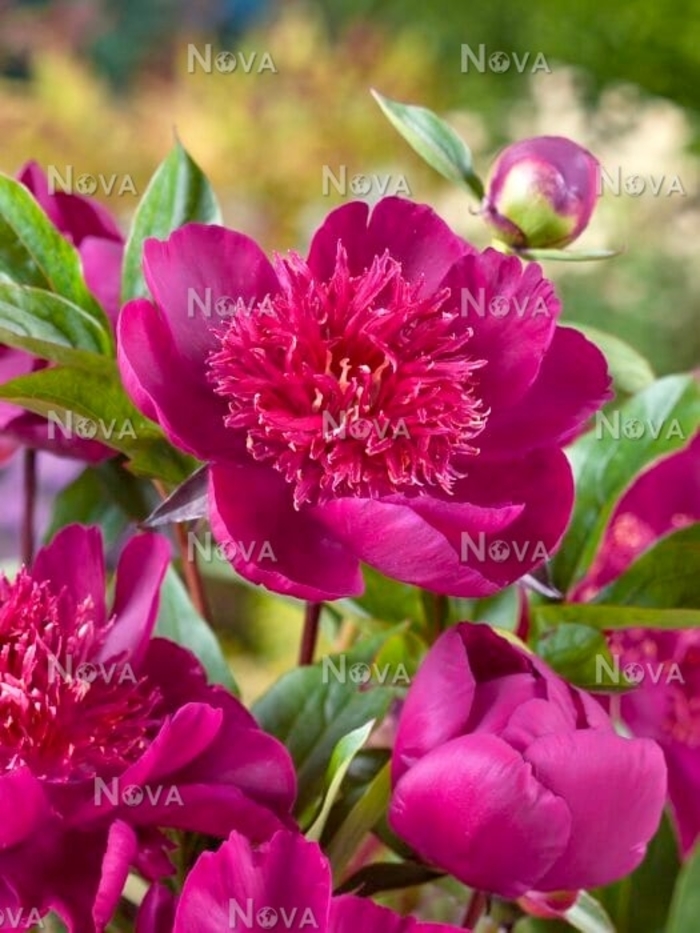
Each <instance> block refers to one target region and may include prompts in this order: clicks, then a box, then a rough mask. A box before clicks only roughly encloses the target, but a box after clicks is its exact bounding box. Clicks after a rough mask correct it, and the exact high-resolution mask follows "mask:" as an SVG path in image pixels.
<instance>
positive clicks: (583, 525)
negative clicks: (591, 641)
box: [552, 376, 700, 593]
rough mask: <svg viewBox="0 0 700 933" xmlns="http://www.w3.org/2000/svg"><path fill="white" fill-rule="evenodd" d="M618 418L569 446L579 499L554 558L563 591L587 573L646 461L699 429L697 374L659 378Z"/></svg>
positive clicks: (557, 580) (556, 577) (674, 447)
mask: <svg viewBox="0 0 700 933" xmlns="http://www.w3.org/2000/svg"><path fill="white" fill-rule="evenodd" d="M613 419H614V420H613V421H612V422H611V425H612V426H611V427H609V426H608V425H607V424H606V422H605V421H604V419H603V417H601V420H600V421H599V424H598V425H597V427H596V429H594V430H593V431H590V432H589V433H588V434H585V435H584V436H583V437H581V438H579V440H577V441H576V443H574V444H573V445H572V446H571V447H570V448H569V450H568V453H569V459H570V460H571V465H572V468H573V473H574V478H575V482H576V501H575V503H574V512H573V517H572V520H571V523H570V525H569V529H568V531H567V533H566V536H565V538H564V541H563V543H562V545H561V547H560V549H559V551H558V552H557V554H556V555H555V557H554V560H553V562H552V570H553V574H554V583H555V586H556V587H557V588H558V589H559V590H560V591H561V592H563V593H565V592H567V591H568V589H569V588H570V586H572V585H573V584H574V583H576V582H577V581H578V580H580V579H581V578H582V577H583V576H584V574H585V573H586V570H587V569H588V567H589V566H590V564H591V562H592V560H593V557H594V556H595V554H596V551H597V550H598V547H599V545H600V540H601V538H602V535H603V532H604V531H605V528H606V526H607V524H608V522H609V521H610V518H611V516H612V513H613V510H614V508H615V506H616V504H617V502H618V500H619V499H620V497H621V495H622V493H623V492H624V491H625V489H626V488H627V486H628V485H629V484H630V483H631V481H632V479H633V478H634V477H635V476H636V475H637V474H638V473H639V472H640V470H642V469H643V468H644V467H645V466H647V465H649V464H650V463H652V462H654V461H655V460H657V459H659V458H660V457H662V456H664V455H666V454H670V453H672V452H673V451H674V450H678V449H679V448H680V447H682V446H684V445H685V444H686V443H687V440H688V438H690V437H692V436H693V434H694V433H695V431H696V429H697V426H698V423H700V386H699V385H698V383H697V380H696V379H694V378H693V377H692V376H667V377H665V378H664V379H659V380H658V381H657V382H655V383H654V384H653V385H651V386H649V388H648V389H645V390H644V392H640V393H639V395H636V396H635V397H634V398H632V399H630V400H629V401H628V402H627V403H626V404H625V405H623V406H622V408H620V409H618V410H617V411H616V412H614V413H613ZM631 429H634V430H631ZM640 430H641V433H639V432H640ZM625 432H627V433H625ZM655 434H656V437H655V436H654V435H655Z"/></svg>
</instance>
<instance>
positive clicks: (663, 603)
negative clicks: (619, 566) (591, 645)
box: [595, 524, 700, 623]
mask: <svg viewBox="0 0 700 933" xmlns="http://www.w3.org/2000/svg"><path fill="white" fill-rule="evenodd" d="M595 602H601V603H606V604H620V605H622V606H643V607H645V608H658V609H697V607H700V524H696V525H690V526H689V527H687V528H683V529H682V530H681V531H676V532H674V533H673V534H671V535H668V536H667V537H665V538H662V539H661V540H660V541H659V542H658V543H657V544H655V545H654V547H652V548H651V549H650V550H648V551H646V552H645V553H644V554H642V555H641V557H639V558H637V560H636V561H634V563H633V564H632V565H631V566H630V567H629V568H628V569H627V570H626V571H625V572H624V573H623V574H622V575H621V576H620V577H618V578H617V579H616V580H614V581H613V582H612V583H611V584H610V585H609V586H607V587H605V589H603V590H601V591H600V593H598V595H597V596H596V598H595ZM697 611H698V614H699V615H700V609H698V610H697ZM698 622H699V623H700V618H698Z"/></svg>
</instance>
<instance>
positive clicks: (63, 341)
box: [0, 282, 111, 368]
mask: <svg viewBox="0 0 700 933" xmlns="http://www.w3.org/2000/svg"><path fill="white" fill-rule="evenodd" d="M0 341H2V343H4V344H7V345H8V346H10V347H18V348H19V349H21V350H27V351H28V352H29V353H33V354H34V355H36V356H40V357H41V358H42V359H46V360H53V361H55V362H57V363H74V364H78V365H85V366H87V367H92V368H97V367H98V366H100V365H101V364H102V359H101V357H100V356H99V355H98V354H109V353H110V352H111V349H110V348H111V337H110V334H109V332H108V331H106V330H104V328H102V327H101V326H100V324H99V322H98V321H96V320H95V318H94V317H92V316H91V315H90V314H88V313H87V311H84V310H83V309H82V308H80V307H79V306H78V305H76V304H73V302H71V301H68V300H67V299H66V298H62V297H61V296H60V295H55V294H54V293H53V292H48V291H45V290H43V289H40V288H32V287H29V286H26V285H24V286H23V285H16V284H15V283H12V282H0Z"/></svg>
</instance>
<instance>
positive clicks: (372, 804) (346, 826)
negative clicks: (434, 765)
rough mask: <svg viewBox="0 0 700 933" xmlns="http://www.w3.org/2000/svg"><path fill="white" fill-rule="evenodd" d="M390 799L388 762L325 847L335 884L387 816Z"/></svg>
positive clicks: (389, 764) (389, 768) (389, 767)
mask: <svg viewBox="0 0 700 933" xmlns="http://www.w3.org/2000/svg"><path fill="white" fill-rule="evenodd" d="M390 797H391V762H388V763H387V764H386V765H384V767H383V768H382V770H381V771H380V772H379V774H377V776H376V777H375V778H374V780H373V781H372V782H371V783H370V785H369V786H368V787H367V790H366V791H365V793H364V794H363V796H362V797H361V798H360V799H359V800H358V802H357V803H356V804H355V806H354V807H353V808H352V810H351V811H350V814H349V815H348V817H347V819H346V820H345V821H344V823H343V824H342V825H341V827H340V829H339V830H338V832H337V833H336V834H335V836H334V837H333V839H332V840H331V842H330V845H329V846H328V858H329V860H330V863H331V865H332V867H333V883H334V885H337V884H338V883H339V882H340V880H341V878H342V875H343V871H344V869H345V866H346V865H347V864H348V862H349V861H350V859H351V858H352V856H353V855H354V854H355V853H356V852H357V849H358V847H359V845H360V843H361V842H362V840H363V839H364V837H365V836H366V835H367V833H368V832H370V831H371V830H372V828H373V827H374V826H375V825H376V824H377V822H378V821H379V820H380V819H381V818H382V817H383V816H384V814H385V813H386V811H387V808H388V806H389V798H390Z"/></svg>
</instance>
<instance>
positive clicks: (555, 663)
mask: <svg viewBox="0 0 700 933" xmlns="http://www.w3.org/2000/svg"><path fill="white" fill-rule="evenodd" d="M535 650H536V651H537V654H539V656H540V657H541V658H542V659H543V660H545V661H546V662H547V664H549V666H550V667H551V668H553V669H554V670H555V671H556V672H557V673H558V674H561V676H562V677H564V678H566V680H568V681H570V682H571V683H573V684H577V685H578V686H580V687H588V688H590V689H598V690H601V689H610V688H613V687H615V686H616V684H615V682H614V680H611V678H610V676H609V675H608V674H607V672H608V671H610V670H611V668H612V666H613V660H612V656H611V654H610V650H609V648H608V644H607V641H606V639H605V636H604V635H603V634H602V632H600V631H598V630H597V629H594V628H590V627H589V626H587V625H581V624H579V623H576V622H570V623H568V624H567V625H560V626H558V627H557V628H555V629H553V630H552V631H551V632H548V633H547V634H546V635H545V636H544V637H543V638H540V639H539V640H538V642H537V644H536V646H535ZM622 686H623V687H624V688H628V687H629V684H627V683H626V682H623V683H622Z"/></svg>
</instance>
